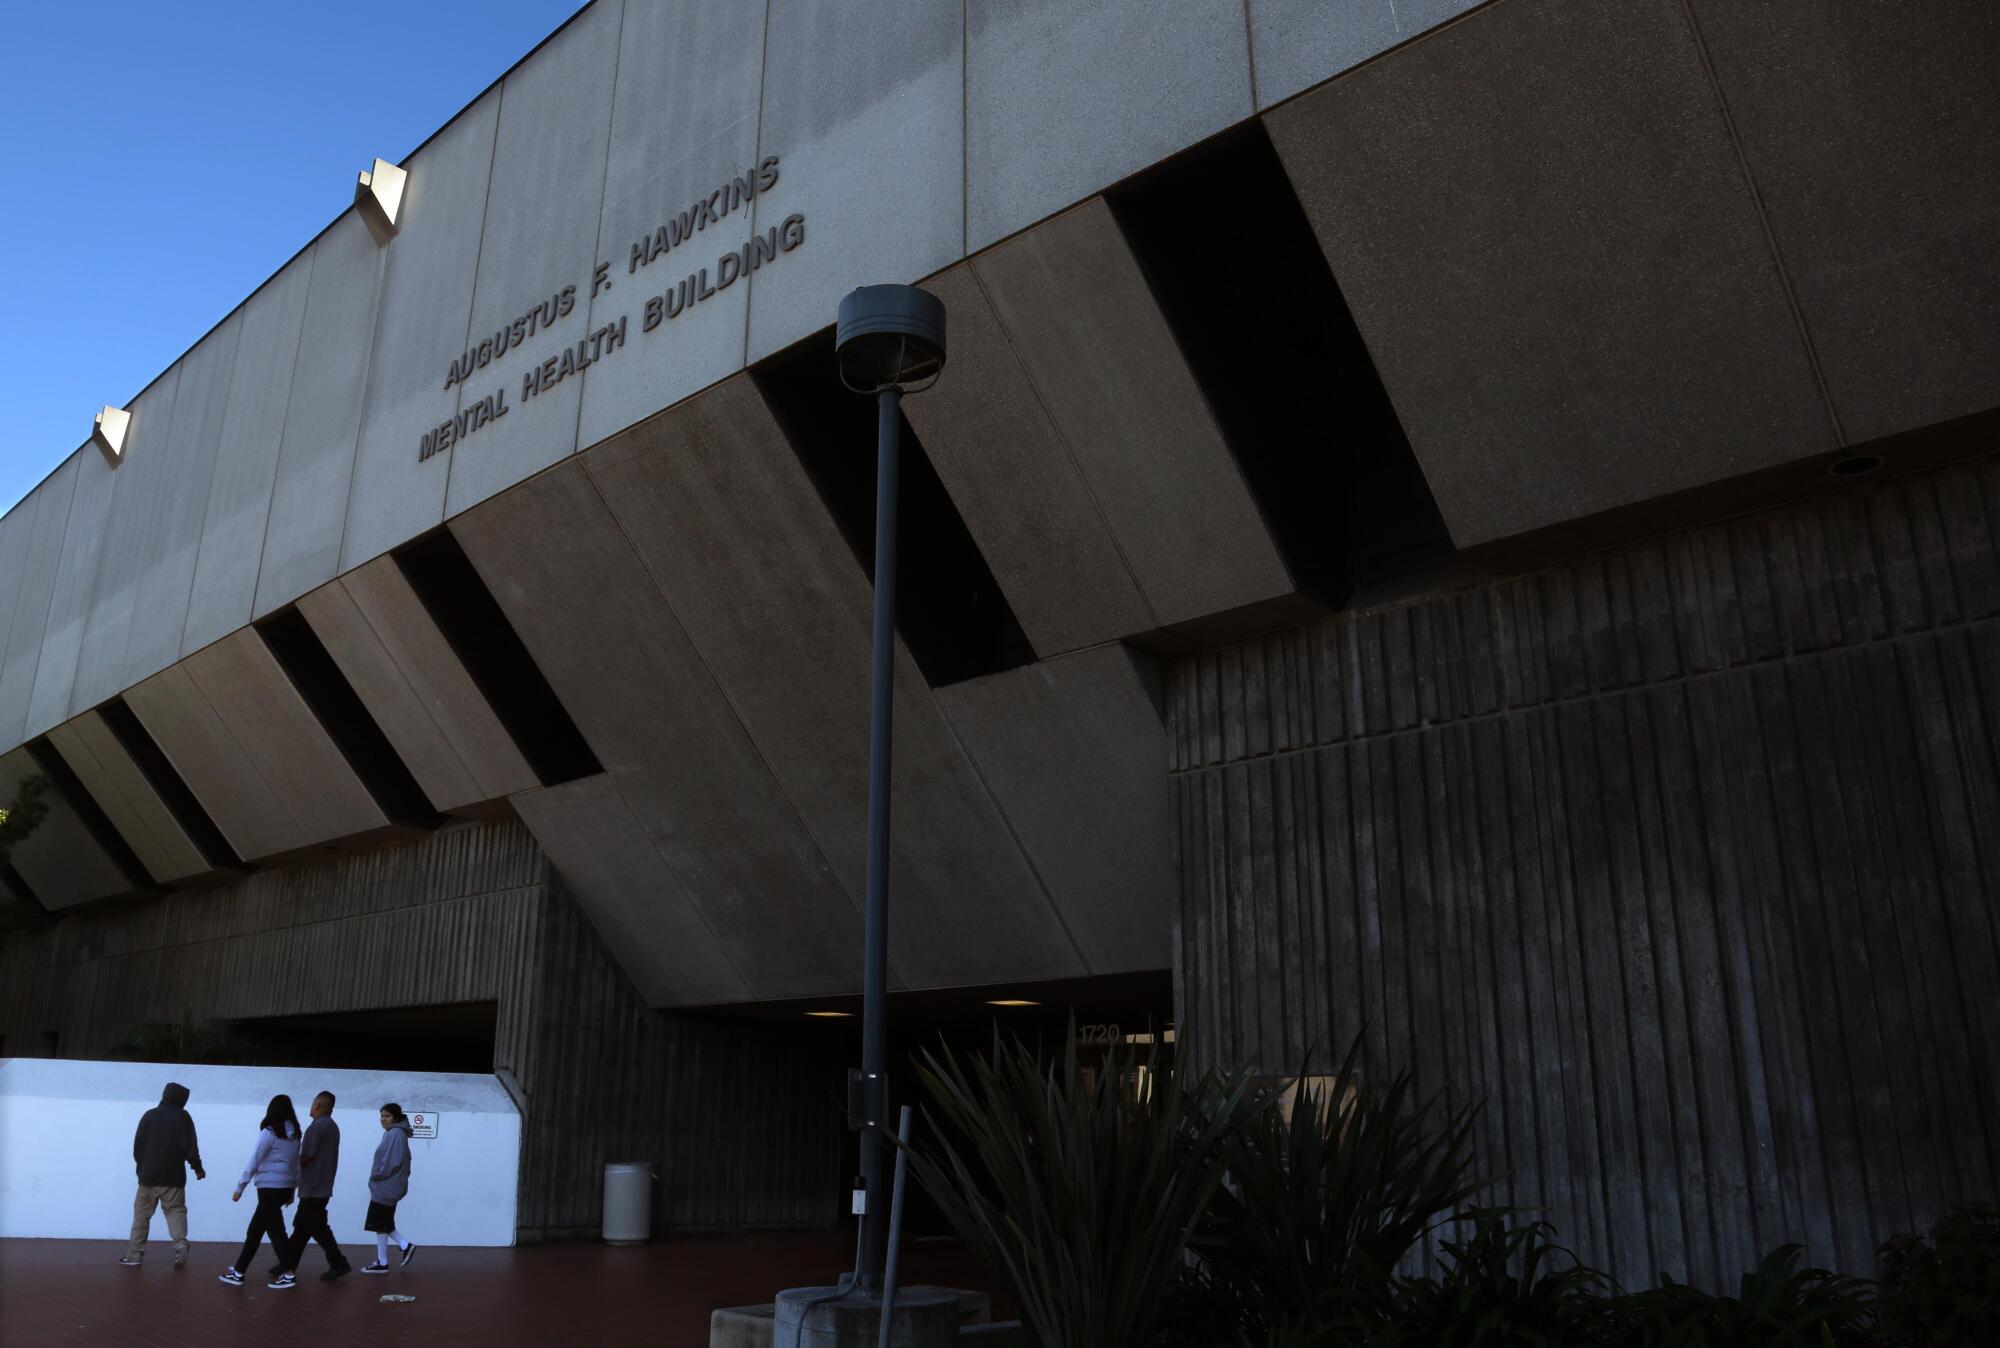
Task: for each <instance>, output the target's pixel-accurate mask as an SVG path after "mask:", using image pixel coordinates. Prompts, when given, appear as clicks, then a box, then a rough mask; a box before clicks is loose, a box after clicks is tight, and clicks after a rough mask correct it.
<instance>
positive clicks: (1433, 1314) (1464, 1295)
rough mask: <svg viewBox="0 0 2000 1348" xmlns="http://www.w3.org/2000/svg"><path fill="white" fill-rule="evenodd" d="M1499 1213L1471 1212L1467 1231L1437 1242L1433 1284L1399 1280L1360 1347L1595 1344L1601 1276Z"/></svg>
mask: <svg viewBox="0 0 2000 1348" xmlns="http://www.w3.org/2000/svg"><path fill="white" fill-rule="evenodd" d="M1509 1216H1510V1213H1509V1212H1508V1210H1507V1209H1504V1208H1473V1209H1470V1210H1469V1211H1468V1212H1467V1213H1466V1214H1465V1216H1464V1217H1462V1218H1461V1219H1460V1222H1461V1223H1463V1224H1465V1225H1469V1226H1470V1227H1471V1231H1470V1233H1469V1234H1466V1235H1463V1236H1461V1237H1459V1238H1458V1239H1455V1240H1444V1241H1442V1242H1441V1245H1442V1253H1441V1257H1440V1260H1439V1263H1440V1265H1441V1267H1440V1270H1439V1273H1438V1276H1437V1277H1435V1278H1403V1279H1400V1280H1398V1283H1397V1288H1396V1291H1397V1295H1396V1304H1395V1306H1394V1308H1393V1310H1392V1313H1391V1315H1390V1317H1389V1320H1388V1322H1387V1323H1386V1324H1382V1325H1379V1326H1377V1327H1375V1328H1373V1329H1372V1330H1371V1331H1370V1332H1369V1333H1368V1334H1367V1338H1366V1341H1367V1342H1369V1343H1370V1344H1374V1345H1381V1348H1389V1346H1390V1345H1404V1344H1407V1345H1411V1348H1415V1345H1418V1344H1422V1345H1425V1348H1569V1346H1570V1345H1575V1344H1589V1343H1595V1342H1597V1341H1598V1339H1597V1334H1598V1332H1599V1330H1600V1328H1601V1326H1602V1321H1603V1312H1604V1306H1605V1299H1606V1296H1607V1294H1609V1293H1611V1292H1613V1291H1615V1285H1614V1284H1613V1283H1612V1281H1611V1279H1610V1278H1609V1277H1607V1276H1606V1275H1604V1274H1602V1273H1600V1272H1598V1271H1597V1270H1596V1269H1593V1268H1588V1267H1586V1266H1584V1265H1583V1264H1581V1263H1579V1262H1578V1261H1577V1259H1576V1256H1575V1255H1573V1254H1571V1253H1570V1252H1569V1251H1568V1250H1566V1249H1564V1248H1563V1247H1562V1246H1560V1245H1558V1244H1556V1243H1555V1228H1554V1227H1553V1226H1551V1225H1549V1224H1548V1223H1547V1222H1539V1221H1537V1222H1528V1223H1526V1224H1524V1225H1520V1226H1514V1225H1510V1224H1509V1221H1508V1218H1509Z"/></svg>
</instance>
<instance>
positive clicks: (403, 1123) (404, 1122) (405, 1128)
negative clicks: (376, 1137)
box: [388, 1119, 410, 1138]
mask: <svg viewBox="0 0 2000 1348" xmlns="http://www.w3.org/2000/svg"><path fill="white" fill-rule="evenodd" d="M388 1131H389V1132H392V1133H401V1134H402V1135H403V1136H404V1137H406V1138H407V1137H408V1136H409V1135H410V1121H409V1120H408V1119H398V1120H396V1121H395V1122H394V1123H392V1124H390V1125H389V1128H388Z"/></svg>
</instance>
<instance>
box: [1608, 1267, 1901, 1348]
mask: <svg viewBox="0 0 2000 1348" xmlns="http://www.w3.org/2000/svg"><path fill="white" fill-rule="evenodd" d="M1804 1253H1805V1251H1804V1249H1803V1247H1801V1246H1798V1245H1781V1246H1779V1247H1778V1248H1777V1249H1775V1250H1773V1251H1772V1252H1771V1253H1770V1254H1768V1255H1765V1256H1764V1260H1763V1262H1762V1263H1760V1264H1758V1265H1757V1267H1756V1268H1755V1269H1754V1270H1753V1271H1751V1272H1749V1273H1746V1274H1744V1275H1743V1281H1742V1284H1741V1285H1740V1287H1739V1288H1738V1290H1737V1294H1736V1295H1735V1296H1733V1297H1727V1296H1715V1295H1712V1294H1711V1293H1708V1292H1703V1291H1701V1290H1699V1289H1697V1288H1693V1287H1688V1286H1685V1285H1683V1284H1681V1283H1677V1282H1675V1281H1673V1280H1672V1279H1671V1278H1662V1279H1661V1280H1660V1285H1659V1286H1658V1287H1655V1288H1653V1289H1651V1290H1650V1291H1645V1292H1637V1293H1634V1294H1632V1295H1630V1296H1626V1297H1621V1298H1619V1299H1618V1301H1617V1302H1616V1303H1615V1304H1614V1305H1613V1306H1612V1307H1610V1309H1609V1316H1610V1318H1611V1323H1612V1325H1613V1327H1615V1330H1616V1332H1617V1337H1618V1341H1619V1342H1621V1343H1624V1344H1629V1345H1632V1348H1848V1346H1849V1345H1853V1346H1854V1348H1861V1346H1862V1345H1872V1344H1878V1343H1880V1342H1882V1340H1881V1339H1880V1338H1879V1337H1877V1335H1876V1332H1875V1300H1874V1284H1873V1283H1870V1282H1867V1281H1864V1280H1862V1279H1860V1278H1848V1277H1842V1276H1841V1275H1839V1274H1837V1273H1829V1272H1828V1271H1827V1270H1825V1269H1823V1268H1800V1267H1798V1264H1799V1260H1800V1258H1801V1256H1802V1255H1803V1254H1804Z"/></svg>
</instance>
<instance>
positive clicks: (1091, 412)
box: [912, 198, 1295, 624]
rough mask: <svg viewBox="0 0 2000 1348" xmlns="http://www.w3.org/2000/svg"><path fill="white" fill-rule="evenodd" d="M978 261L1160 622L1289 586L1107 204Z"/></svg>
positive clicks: (1088, 206)
mask: <svg viewBox="0 0 2000 1348" xmlns="http://www.w3.org/2000/svg"><path fill="white" fill-rule="evenodd" d="M973 267H974V269H975V270H976V271H977V272H978V274H979V279H980V282H981V284H982V285H983V286H984V288H985V290H986V294H987V297H988V299H989V300H991V302H992V305H993V310H994V312H995V313H996V314H997V315H998V316H999V319H1000V323H1001V326H1002V327H1003V328H1004V329H1005V330H1006V333H1007V336H1008V338H1009V340H1010V341H1011V342H1012V344H1013V348H1014V352H1015V355H1016V356H1017V357H1018V359H1019V360H1020V362H1021V365H1022V368H1024V369H1025V370H1026V371H1027V373H1028V377H1029V379H1030V380H1031V381H1032V382H1033V383H1034V386H1035V391H1036V392H1037V394H1038V395H1039V396H1040V398H1041V401H1042V404H1043V405H1044V406H1045V407H1046V408H1047V409H1048V411H1049V415H1050V416H1051V417H1052V418H1053V419H1054V421H1055V424H1056V428H1057V429H1058V430H1059V431H1060V432H1061V434H1062V436H1063V439H1064V441H1065V442H1066V443H1067V444H1068V446H1069V448H1070V452H1071V454H1072V455H1073V456H1074V457H1075V459H1076V462H1077V463H1078V465H1079V466H1080V467H1081V468H1082V470H1083V476H1084V480H1085V481H1086V482H1087V483H1088V484H1089V487H1090V490H1091V493H1092V495H1093V496H1094V497H1095V498H1096V501H1097V505H1098V508H1099V509H1100V510H1101V511H1102V512H1103V514H1104V518H1105V519H1106V520H1107V521H1108V522H1109V523H1110V526H1111V530H1112V533H1113V534H1114V535H1115V536H1116V537H1117V539H1118V543H1119V546H1120V548H1121V549H1122V551H1123V552H1124V555H1125V557H1126V559H1127V561H1128V562H1129V564H1130V566H1131V567H1132V570H1133V571H1134V573H1136V574H1137V576H1138V578H1139V584H1140V586H1141V588H1142V589H1143V590H1144V591H1145V594H1146V597H1147V599H1148V600H1149V601H1150V602H1151V605H1152V608H1153V611H1154V612H1155V613H1157V614H1158V615H1159V617H1160V620H1161V621H1162V622H1165V623H1169V624H1171V623H1178V622H1185V621H1188V620H1190V619H1194V618H1199V617H1204V616H1206V615H1208V614H1212V613H1220V612H1223V611H1225V610H1227V609H1233V608H1240V607H1242V606H1243V605H1245V604H1250V603H1255V602H1257V601H1260V600H1265V599H1270V598H1273V597H1276V596H1279V595H1285V594H1290V593H1291V592H1292V591H1293V589H1294V588H1295V587H1294V586H1293V584H1292V580H1291V576H1290V574H1289V573H1288V572H1287V571H1286V569H1285V564H1284V561H1283V559H1282V558H1281V557H1280V556H1279V555H1278V550H1277V547H1276V545H1275V544H1274V543H1273V541H1272V539H1271V536H1270V532H1269V531H1268V530H1267V529H1266V528H1265V526H1264V521H1263V517H1262V516H1261V515H1260V514H1259V512H1258V510H1257V504H1256V502H1255V500H1253V499H1252V497H1251V495H1250V492H1249V489H1248V488H1247V487H1246V486H1244V484H1243V476H1242V474H1241V473H1240V472H1239V471H1238V469H1237V467H1236V461H1235V459H1234V457H1232V456H1231V454H1230V452H1229V446H1228V445H1227V444H1226V443H1225V442H1224V440H1223V438H1222V432H1221V430H1220V429H1219V428H1218V427H1217V426H1216V424H1215V418H1214V417H1213V416H1212V415H1211V414H1210V412H1209V409H1208V402H1207V400H1206V399H1205V398H1203V396H1202V393H1201V390H1200V388H1199V387H1198V386H1197V385H1196V384H1195V382H1194V376H1193V375H1192V374H1190V373H1189V371H1188V367H1187V361H1186V360H1185V359H1184V358H1183V357H1182V355H1181V351H1180V347H1179V345H1178V344H1177V343H1176V342H1175V340H1174V335H1173V332H1172V331H1171V330H1170V329H1169V328H1168V327H1167V321H1166V318H1165V317H1164V316H1163V315H1162V314H1161V313H1160V308H1159V305H1158V304H1157V303H1155V302H1154V299H1153V294H1152V291H1151V290H1150V289H1149V288H1148V287H1147V284H1146V278H1145V276H1144V274H1143V273H1141V272H1140V270H1139V263H1138V261H1137V259H1135V258H1134V257H1133V256H1132V250H1131V249H1130V248H1129V247H1128V246H1127V245H1126V243H1125V237H1124V235H1123V234H1121V233H1120V232H1119V230H1118V226H1117V223H1116V222H1115V221H1113V220H1112V218H1111V211H1110V208H1109V207H1107V206H1106V205H1105V204H1104V202H1103V200H1102V199H1101V198H1098V199H1094V200H1092V201H1089V202H1086V203H1085V204H1084V205H1082V206H1080V207H1078V208H1077V209H1076V210H1074V211H1070V212H1068V213H1067V214H1064V215H1061V216H1058V217H1057V218H1055V219H1054V220H1050V221H1048V222H1047V223H1045V224H1042V225H1039V226H1037V227H1036V228H1034V229H1032V230H1030V231H1028V232H1027V233H1026V234H1023V235H1020V236H1019V237H1017V238H1014V239H1010V240H1009V241H1008V242H1007V243H1005V244H1003V245H1002V246H1000V247H999V248H996V249H994V250H993V251H991V252H989V253H987V254H985V255H984V256H982V257H980V258H978V259H977V260H976V261H975V262H974V263H973ZM926 396H928V395H926ZM912 401H913V402H914V401H916V400H914V399H913V400H912Z"/></svg>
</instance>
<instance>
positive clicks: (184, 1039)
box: [105, 1013, 241, 1064]
mask: <svg viewBox="0 0 2000 1348" xmlns="http://www.w3.org/2000/svg"><path fill="white" fill-rule="evenodd" d="M240 1048H241V1046H240V1045H239V1044H238V1042H237V1039H236V1035H235V1034H234V1033H233V1032H232V1031H231V1030H230V1028H229V1026H227V1025H218V1024H217V1023H215V1022H214V1021H200V1022H197V1021H196V1020H195V1018H194V1016H193V1014H192V1013H188V1014H185V1015H183V1016H182V1017H181V1019H179V1020H178V1021H173V1020H145V1021H140V1022H139V1023H138V1024H137V1025H134V1026H133V1027H132V1028H131V1029H130V1030H127V1031H126V1032H125V1034H124V1036H123V1037H122V1038H120V1039H119V1040H118V1042H117V1043H115V1044H113V1045H112V1046H111V1048H110V1051H109V1052H108V1053H107V1054H106V1055H105V1056H106V1057H109V1058H114V1059H117V1060H119V1061H122V1062H186V1063H221V1064H229V1063H234V1062H236V1061H237V1060H238V1058H239V1057H240V1056H241V1053H240Z"/></svg>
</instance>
